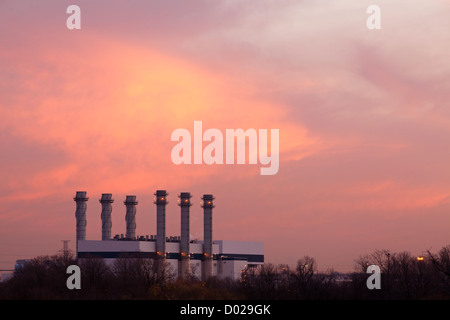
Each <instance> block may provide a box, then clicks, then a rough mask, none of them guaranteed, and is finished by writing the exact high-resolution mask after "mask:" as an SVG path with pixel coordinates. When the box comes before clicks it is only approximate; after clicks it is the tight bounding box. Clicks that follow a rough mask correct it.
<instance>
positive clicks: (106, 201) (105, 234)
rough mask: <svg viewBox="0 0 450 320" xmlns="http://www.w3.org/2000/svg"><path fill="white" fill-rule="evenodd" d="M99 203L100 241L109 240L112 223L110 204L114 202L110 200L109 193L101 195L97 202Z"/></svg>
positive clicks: (110, 195)
mask: <svg viewBox="0 0 450 320" xmlns="http://www.w3.org/2000/svg"><path fill="white" fill-rule="evenodd" d="M99 202H100V203H101V204H102V214H101V218H102V240H109V239H111V227H112V221H111V212H112V205H111V203H113V202H114V200H113V199H112V194H111V193H103V194H102V198H101V199H100V200H99Z"/></svg>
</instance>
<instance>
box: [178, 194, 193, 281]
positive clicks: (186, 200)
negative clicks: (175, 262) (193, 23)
mask: <svg viewBox="0 0 450 320" xmlns="http://www.w3.org/2000/svg"><path fill="white" fill-rule="evenodd" d="M191 197H192V196H191V194H190V193H189V192H182V193H181V194H180V195H179V198H180V200H179V203H178V205H179V206H180V207H181V238H180V256H181V258H180V266H179V276H180V277H182V278H187V277H188V276H189V264H190V259H189V253H190V249H189V242H190V241H189V240H190V239H189V208H190V207H191V205H192V204H191V200H190V199H191Z"/></svg>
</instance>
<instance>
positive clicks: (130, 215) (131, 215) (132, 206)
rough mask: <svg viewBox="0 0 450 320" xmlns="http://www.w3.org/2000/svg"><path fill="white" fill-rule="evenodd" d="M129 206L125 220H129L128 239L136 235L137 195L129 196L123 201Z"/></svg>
mask: <svg viewBox="0 0 450 320" xmlns="http://www.w3.org/2000/svg"><path fill="white" fill-rule="evenodd" d="M123 203H124V204H125V206H126V207H127V213H126V215H125V221H126V222H127V234H126V237H127V239H134V238H135V237H136V205H137V204H138V202H137V201H136V196H127V198H126V200H125V201H124V202H123Z"/></svg>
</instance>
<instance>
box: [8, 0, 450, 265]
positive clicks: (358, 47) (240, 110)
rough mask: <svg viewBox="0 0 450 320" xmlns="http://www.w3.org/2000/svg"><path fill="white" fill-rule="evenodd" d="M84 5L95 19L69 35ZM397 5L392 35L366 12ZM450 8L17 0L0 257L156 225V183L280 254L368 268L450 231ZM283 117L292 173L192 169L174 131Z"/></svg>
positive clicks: (267, 125)
mask: <svg viewBox="0 0 450 320" xmlns="http://www.w3.org/2000/svg"><path fill="white" fill-rule="evenodd" d="M69 4H76V5H78V6H79V7H80V8H81V30H69V29H68V28H67V27H66V20H67V18H68V17H69V14H67V13H66V9H67V6H68V5H69ZM371 4H377V5H379V7H380V8H381V30H369V29H368V28H367V27H366V20H367V18H368V17H369V14H367V13H366V9H367V7H368V6H369V5H371ZM449 17H450V2H449V1H447V0H430V1H423V0H367V1H366V0H358V1H338V0H323V1H322V0H321V1H319V0H261V1H256V0H249V1H244V0H242V1H238V0H217V1H212V0H203V1H200V0H192V1H181V0H180V1H175V0H172V1H144V0H142V1H136V0H130V1H124V0H121V1H118V0H111V1H87V0H75V1H72V2H66V1H56V0H41V1H31V0H21V1H12V0H2V1H1V2H0V111H1V116H0V154H1V157H0V180H1V182H0V269H9V268H12V267H13V265H14V262H15V260H16V259H22V258H31V257H35V256H37V255H42V254H54V253H56V252H57V251H58V250H60V249H61V248H62V243H61V241H60V240H66V239H67V240H71V242H70V243H69V247H70V248H71V249H75V203H74V201H73V197H74V196H75V192H76V191H78V190H83V191H87V195H88V197H90V200H89V201H88V203H87V206H88V208H87V239H92V240H94V239H101V220H100V213H101V205H100V203H99V202H98V199H99V198H100V197H101V194H102V193H112V194H113V197H114V199H115V202H114V204H113V212H112V223H113V225H112V234H113V235H114V234H120V233H125V206H124V204H123V201H124V200H125V197H126V195H136V196H137V200H138V201H139V204H138V206H137V214H136V222H137V229H136V233H137V234H139V235H146V234H156V208H155V205H154V204H153V193H154V192H155V190H157V189H166V190H167V191H168V193H169V196H168V200H169V204H168V206H167V235H179V233H180V232H179V229H180V213H179V207H178V206H177V196H178V195H179V193H180V192H191V193H192V194H193V203H194V206H193V207H192V209H191V235H192V237H193V238H199V239H202V237H203V217H202V209H201V208H200V204H199V203H200V198H201V196H202V195H203V194H206V193H212V194H213V195H214V196H215V198H216V200H215V205H216V208H215V209H214V211H213V237H214V239H217V240H242V241H263V242H264V246H265V260H266V262H271V263H274V264H279V263H287V264H290V265H295V263H296V261H297V260H298V259H299V258H300V257H302V256H304V255H309V256H312V257H314V258H315V259H316V260H317V263H318V267H319V269H320V270H325V269H327V268H334V269H335V270H336V271H352V270H354V260H355V259H357V258H358V256H359V255H361V254H366V253H370V252H373V251H374V250H376V249H387V250H391V251H392V252H398V251H403V250H406V251H409V252H411V253H412V254H421V253H422V252H424V251H426V250H431V251H433V252H436V251H438V250H439V249H440V248H441V247H442V246H444V245H449V244H450V169H449V168H450V99H449V97H450V19H449ZM196 120H198V121H202V123H203V130H206V129H208V128H216V129H219V130H221V131H222V132H225V130H226V129H228V128H230V129H234V128H242V129H244V130H246V129H249V128H254V129H256V130H258V129H268V130H270V129H279V130H280V141H279V151H280V152H279V158H280V164H279V171H278V173H277V174H276V175H272V176H265V175H260V167H261V165H260V164H256V165H249V164H245V165H206V164H202V165H193V164H192V165H175V164H173V163H172V161H171V150H172V148H173V147H174V146H175V144H176V143H175V142H172V141H171V139H170V138H171V133H172V132H173V131H174V130H175V129H178V128H185V129H188V130H189V131H190V132H191V133H193V125H194V121H196Z"/></svg>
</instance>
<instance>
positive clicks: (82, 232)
mask: <svg viewBox="0 0 450 320" xmlns="http://www.w3.org/2000/svg"><path fill="white" fill-rule="evenodd" d="M86 193H87V192H86V191H77V193H76V196H75V198H73V200H74V201H75V203H76V205H77V209H76V211H75V218H76V219H77V239H76V241H77V243H76V251H77V252H76V256H77V258H78V240H85V239H86V224H87V221H86V209H87V203H86V202H87V201H88V200H89V198H88V197H86Z"/></svg>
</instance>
